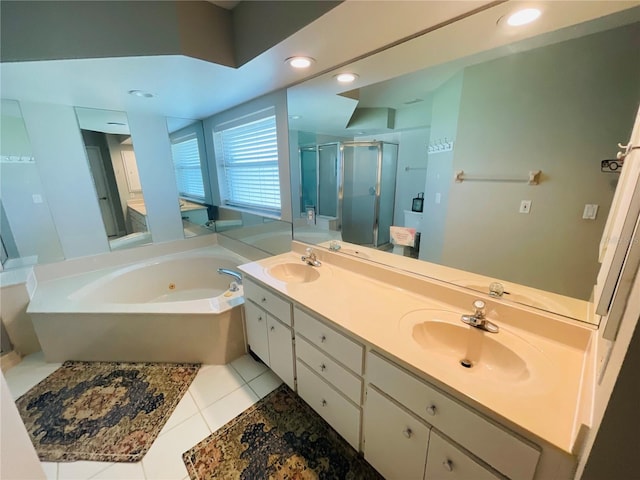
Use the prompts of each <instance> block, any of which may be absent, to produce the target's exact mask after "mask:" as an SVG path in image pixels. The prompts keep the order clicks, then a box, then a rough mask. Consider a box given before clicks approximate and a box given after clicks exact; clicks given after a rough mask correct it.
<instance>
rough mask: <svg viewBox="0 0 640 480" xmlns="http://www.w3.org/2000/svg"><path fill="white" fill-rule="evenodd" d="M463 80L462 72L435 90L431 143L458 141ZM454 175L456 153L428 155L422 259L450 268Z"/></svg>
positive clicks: (421, 246) (421, 245) (421, 239)
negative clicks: (447, 242)
mask: <svg viewBox="0 0 640 480" xmlns="http://www.w3.org/2000/svg"><path fill="white" fill-rule="evenodd" d="M462 80H463V74H462V72H460V73H457V74H456V75H454V76H453V77H452V78H450V79H449V80H447V81H446V82H445V83H443V84H442V85H441V86H440V87H438V88H437V89H436V90H435V91H434V93H433V103H432V105H433V106H432V113H431V129H430V132H429V143H435V142H440V141H444V139H445V138H446V139H455V138H456V136H457V133H456V132H457V128H458V112H459V109H460V97H461V93H462ZM452 176H453V152H438V153H427V174H426V180H425V183H424V188H423V189H422V190H423V191H424V195H425V200H424V209H423V220H422V226H421V228H420V233H421V237H420V260H426V261H428V262H433V263H443V264H445V265H447V263H446V261H443V254H442V251H443V248H444V235H445V228H446V222H447V216H448V215H449V212H448V205H449V189H450V188H451V178H452Z"/></svg>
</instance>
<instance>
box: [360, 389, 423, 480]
mask: <svg viewBox="0 0 640 480" xmlns="http://www.w3.org/2000/svg"><path fill="white" fill-rule="evenodd" d="M363 429H364V458H365V460H367V462H369V463H370V464H371V465H372V466H373V467H374V468H375V469H376V470H377V471H378V472H380V474H382V476H384V478H386V479H387V480H395V479H397V480H405V479H420V478H423V477H424V469H425V465H426V462H427V447H428V445H429V429H430V427H429V426H428V425H427V424H426V423H425V422H423V421H421V420H419V419H418V418H416V417H415V415H411V414H410V413H409V412H407V411H406V410H405V409H403V408H402V407H400V406H399V405H398V404H397V403H395V402H394V401H392V400H390V399H389V398H388V397H386V396H385V395H384V394H382V393H380V392H379V391H378V390H377V389H376V388H375V387H372V386H369V387H368V388H367V401H366V402H365V405H364V426H363Z"/></svg>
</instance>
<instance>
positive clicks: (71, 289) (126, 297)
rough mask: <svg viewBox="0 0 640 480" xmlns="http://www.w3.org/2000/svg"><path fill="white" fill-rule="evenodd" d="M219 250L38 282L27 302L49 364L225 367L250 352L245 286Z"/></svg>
mask: <svg viewBox="0 0 640 480" xmlns="http://www.w3.org/2000/svg"><path fill="white" fill-rule="evenodd" d="M246 261H247V260H246V259H244V258H243V257H240V256H238V255H236V254H234V253H233V252H230V251H229V250H226V249H224V248H223V247H220V246H219V245H215V246H212V247H206V248H203V249H197V250H192V251H188V252H183V253H179V254H173V255H167V256H163V257H156V258H151V259H148V260H145V261H142V262H139V263H136V264H131V265H125V266H119V267H114V268H109V269H102V270H98V271H92V272H88V273H84V274H81V275H74V276H71V277H64V278H61V279H56V280H51V281H48V282H43V283H40V284H38V287H37V288H36V291H35V294H34V296H33V298H32V300H31V302H30V304H29V307H28V309H27V313H29V314H30V315H31V318H32V320H33V324H34V328H35V330H36V334H37V335H38V339H39V340H40V344H41V346H42V350H43V352H44V354H45V358H46V359H47V361H50V362H60V361H64V360H84V361H132V362H133V361H137V362H202V363H207V364H224V363H228V362H229V361H231V360H233V359H234V358H237V357H238V356H240V355H242V354H243V353H244V351H245V342H244V333H243V327H242V315H241V312H240V309H239V307H238V306H239V305H241V304H242V303H243V296H242V288H240V290H239V291H237V292H231V291H230V290H229V285H230V283H231V282H232V281H233V280H234V279H233V278H232V277H229V276H227V275H220V274H218V273H217V269H218V268H220V267H222V268H230V269H234V268H235V267H237V266H238V265H240V264H241V263H245V262H246Z"/></svg>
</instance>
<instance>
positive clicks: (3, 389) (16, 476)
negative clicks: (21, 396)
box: [0, 373, 46, 480]
mask: <svg viewBox="0 0 640 480" xmlns="http://www.w3.org/2000/svg"><path fill="white" fill-rule="evenodd" d="M0 417H1V418H2V428H0V445H2V462H0V478H5V479H7V480H40V479H42V480H44V479H45V478H46V477H45V474H44V471H43V470H42V467H41V466H40V460H39V459H38V455H37V454H36V450H35V448H33V444H32V443H31V439H30V438H29V434H28V433H27V429H26V428H25V426H24V423H22V419H21V418H20V413H19V412H18V408H17V407H16V404H15V403H14V401H13V398H12V397H11V392H9V386H8V385H7V381H6V380H5V379H4V374H2V373H0Z"/></svg>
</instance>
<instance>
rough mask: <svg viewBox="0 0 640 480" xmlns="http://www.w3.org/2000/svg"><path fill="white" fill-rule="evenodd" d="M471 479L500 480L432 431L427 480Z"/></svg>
mask: <svg viewBox="0 0 640 480" xmlns="http://www.w3.org/2000/svg"><path fill="white" fill-rule="evenodd" d="M470 478H472V479H473V480H500V477H498V476H497V475H494V474H493V473H492V472H490V471H489V470H487V469H486V468H485V467H484V466H482V465H481V464H479V463H478V462H476V461H475V460H474V459H473V458H471V457H470V456H468V455H467V454H466V453H465V452H464V451H463V450H461V449H460V448H458V447H456V446H454V445H453V444H451V443H449V442H447V441H446V440H445V439H444V438H442V437H441V436H440V435H438V433H437V432H436V431H434V430H432V431H431V438H430V439H429V456H428V457H427V471H426V474H425V480H439V479H442V480H468V479H470Z"/></svg>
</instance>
